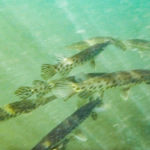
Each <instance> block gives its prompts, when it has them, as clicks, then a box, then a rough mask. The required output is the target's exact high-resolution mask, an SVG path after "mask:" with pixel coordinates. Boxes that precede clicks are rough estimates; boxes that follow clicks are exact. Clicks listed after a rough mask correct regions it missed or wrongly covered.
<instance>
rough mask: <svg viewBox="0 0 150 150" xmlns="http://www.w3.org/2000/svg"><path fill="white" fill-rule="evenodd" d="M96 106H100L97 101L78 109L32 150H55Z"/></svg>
mask: <svg viewBox="0 0 150 150" xmlns="http://www.w3.org/2000/svg"><path fill="white" fill-rule="evenodd" d="M98 104H100V100H99V99H97V100H93V101H91V102H89V103H87V104H85V105H84V106H82V107H81V108H79V109H78V110H77V111H75V112H74V113H73V114H72V115H70V116H69V117H67V118H66V119H65V120H64V121H62V122H61V123H60V124H59V125H58V126H56V127H55V128H54V129H53V130H52V131H51V132H49V133H48V134H47V135H46V136H45V137H44V138H43V139H42V140H41V141H40V142H39V143H38V144H37V145H36V146H34V148H32V150H55V148H56V147H57V146H58V145H60V144H61V143H63V141H64V140H65V139H66V137H67V135H68V134H69V133H71V132H72V131H73V130H74V129H75V128H77V127H78V126H79V125H80V124H81V123H82V122H83V121H84V120H85V119H86V118H87V117H88V116H89V115H90V113H91V112H92V110H93V109H94V108H95V107H96V106H97V105H98Z"/></svg>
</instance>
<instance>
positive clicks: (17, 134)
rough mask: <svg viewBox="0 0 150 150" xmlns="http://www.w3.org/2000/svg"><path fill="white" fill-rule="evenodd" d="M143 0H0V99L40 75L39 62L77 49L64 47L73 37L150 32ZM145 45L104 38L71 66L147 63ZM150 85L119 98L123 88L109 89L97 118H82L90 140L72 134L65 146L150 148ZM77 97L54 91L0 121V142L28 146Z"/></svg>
mask: <svg viewBox="0 0 150 150" xmlns="http://www.w3.org/2000/svg"><path fill="white" fill-rule="evenodd" d="M149 12H150V2H149V1H148V0H142V1H138V0H132V1H127V0H120V1H119V0H113V1H109V0H104V1H100V0H95V1H91V0H86V1H81V0H75V1H73V0H70V1H69V0H44V1H43V0H32V1H30V0H26V1H25V0H7V1H4V0H1V1H0V60H1V62H0V70H1V71H0V97H1V99H0V105H1V106H3V105H5V104H8V103H10V102H15V101H17V100H19V99H18V98H17V97H16V96H15V95H14V91H15V90H16V89H17V88H18V87H19V86H22V85H26V86H28V85H31V83H32V81H33V80H35V79H41V77H40V68H41V65H42V64H45V63H50V64H51V63H52V64H55V63H56V62H57V60H58V57H68V56H72V55H73V54H75V53H77V52H79V51H76V50H70V49H67V48H66V46H67V45H69V44H72V43H74V42H78V41H81V40H85V39H88V38H91V37H96V36H111V37H115V38H119V39H121V40H126V39H134V38H136V39H137V38H140V39H146V40H150V13H149ZM149 68H150V52H143V54H142V57H141V54H139V53H138V52H137V51H132V50H131V51H130V50H129V51H122V50H120V49H119V48H116V47H114V46H109V47H108V48H107V51H104V52H102V53H101V54H100V55H99V56H98V57H97V58H96V68H95V70H94V69H92V68H91V67H90V66H89V64H87V65H83V66H80V67H78V68H76V69H74V70H73V71H72V72H71V73H70V75H71V74H76V72H78V73H79V72H112V71H119V70H131V69H149ZM149 90H150V86H148V85H145V84H140V85H137V86H135V87H133V88H132V89H131V91H130V95H129V99H128V100H127V101H125V100H123V98H122V97H121V90H120V89H119V88H114V89H110V90H107V91H106V92H105V95H104V99H103V103H104V104H103V107H104V109H103V111H102V112H101V113H99V116H98V119H97V120H96V121H93V120H92V119H91V118H90V117H89V118H88V119H87V120H86V121H85V122H84V123H82V124H81V125H80V127H79V128H81V129H82V131H83V134H84V136H86V138H87V141H86V142H83V141H79V140H75V139H73V140H71V141H70V142H69V143H68V145H67V150H70V149H71V150H77V149H80V150H149V148H150V117H149V116H150V108H149V104H150V94H149V93H150V92H149ZM76 101H77V98H71V99H70V100H68V101H66V102H64V101H63V100H62V99H58V100H56V101H53V102H51V103H48V104H47V105H45V106H42V107H40V108H38V109H36V110H34V111H32V112H31V113H29V114H23V115H20V116H18V117H16V118H13V119H10V120H6V121H2V122H0V150H30V149H31V148H32V147H33V146H34V145H35V144H36V143H37V142H39V140H40V139H41V138H42V137H43V136H44V135H46V134H47V133H48V132H49V131H50V130H52V129H53V128H54V127H55V126H56V125H58V124H59V123H60V122H61V121H62V120H64V119H65V118H66V117H67V116H69V115H70V114H71V113H73V112H74V111H75V110H76Z"/></svg>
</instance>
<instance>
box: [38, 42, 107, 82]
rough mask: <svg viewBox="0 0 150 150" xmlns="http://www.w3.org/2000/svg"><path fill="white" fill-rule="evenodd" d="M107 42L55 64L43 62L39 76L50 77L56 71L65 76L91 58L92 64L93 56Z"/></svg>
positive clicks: (101, 49) (102, 48) (100, 50)
mask: <svg viewBox="0 0 150 150" xmlns="http://www.w3.org/2000/svg"><path fill="white" fill-rule="evenodd" d="M109 44H110V42H109V41H107V42H104V43H101V44H96V45H93V46H90V47H88V48H87V49H85V50H83V51H81V52H79V53H77V54H75V55H74V56H72V57H69V58H64V59H63V60H62V61H60V63H58V64H56V65H51V64H44V65H42V68H41V76H42V78H43V79H45V80H47V79H50V78H51V77H52V76H54V75H55V74H57V73H59V74H61V75H63V76H66V75H67V74H69V72H70V71H71V70H72V69H73V68H75V67H77V66H79V65H81V64H83V63H85V62H87V61H90V60H91V61H92V64H93V61H94V57H95V56H97V55H98V54H99V53H100V52H102V51H103V50H104V48H105V47H106V46H107V45H109Z"/></svg>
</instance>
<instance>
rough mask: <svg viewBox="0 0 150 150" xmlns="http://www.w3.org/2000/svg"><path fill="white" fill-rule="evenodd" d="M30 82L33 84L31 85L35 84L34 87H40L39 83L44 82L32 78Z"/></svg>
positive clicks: (43, 82)
mask: <svg viewBox="0 0 150 150" xmlns="http://www.w3.org/2000/svg"><path fill="white" fill-rule="evenodd" d="M32 84H33V86H35V87H41V85H44V84H45V81H41V80H33V82H32Z"/></svg>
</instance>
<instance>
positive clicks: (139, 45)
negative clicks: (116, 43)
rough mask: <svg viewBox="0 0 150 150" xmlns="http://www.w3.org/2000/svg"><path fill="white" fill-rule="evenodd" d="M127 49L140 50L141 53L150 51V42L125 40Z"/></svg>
mask: <svg viewBox="0 0 150 150" xmlns="http://www.w3.org/2000/svg"><path fill="white" fill-rule="evenodd" d="M123 43H124V45H125V46H126V49H138V50H140V51H144V50H150V41H148V40H143V39H130V40H124V41H123Z"/></svg>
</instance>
